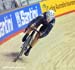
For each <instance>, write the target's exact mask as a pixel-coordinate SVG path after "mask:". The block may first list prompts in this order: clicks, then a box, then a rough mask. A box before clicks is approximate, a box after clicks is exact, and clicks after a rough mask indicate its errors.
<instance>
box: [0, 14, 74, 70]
mask: <svg viewBox="0 0 75 70" xmlns="http://www.w3.org/2000/svg"><path fill="white" fill-rule="evenodd" d="M23 35H24V33H20V34H19V35H18V36H15V37H14V38H12V39H11V40H9V41H8V42H6V43H4V44H2V45H1V46H0V70H75V13H70V14H67V15H63V16H61V17H58V18H56V24H55V26H54V28H53V29H52V31H51V32H50V34H49V35H48V36H47V37H45V38H43V39H40V40H39V42H38V43H37V44H36V45H35V47H34V48H33V49H32V50H31V52H30V55H29V56H28V57H26V56H24V55H23V56H22V58H21V59H19V60H18V61H17V62H16V63H14V62H13V59H14V58H15V56H16V55H17V53H18V52H19V50H20V46H21V44H22V42H21V38H22V37H23Z"/></svg>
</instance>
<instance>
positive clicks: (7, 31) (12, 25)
mask: <svg viewBox="0 0 75 70" xmlns="http://www.w3.org/2000/svg"><path fill="white" fill-rule="evenodd" d="M41 14H42V12H41V8H40V4H39V3H38V4H33V5H31V6H27V7H23V8H20V9H17V10H13V11H10V12H7V13H5V14H2V15H0V44H1V43H2V42H3V41H5V40H6V39H8V38H9V37H10V36H11V35H13V34H14V33H16V32H18V31H20V30H23V29H24V28H26V27H27V26H28V24H29V22H30V21H31V20H32V19H34V18H36V17H37V16H39V15H41Z"/></svg>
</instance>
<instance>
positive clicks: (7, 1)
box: [0, 0, 42, 13]
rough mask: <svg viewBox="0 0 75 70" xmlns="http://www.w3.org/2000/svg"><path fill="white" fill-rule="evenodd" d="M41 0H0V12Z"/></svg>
mask: <svg viewBox="0 0 75 70" xmlns="http://www.w3.org/2000/svg"><path fill="white" fill-rule="evenodd" d="M40 1H42V0H0V13H1V12H3V11H6V10H11V9H14V8H18V7H21V6H27V5H30V4H33V3H37V2H40Z"/></svg>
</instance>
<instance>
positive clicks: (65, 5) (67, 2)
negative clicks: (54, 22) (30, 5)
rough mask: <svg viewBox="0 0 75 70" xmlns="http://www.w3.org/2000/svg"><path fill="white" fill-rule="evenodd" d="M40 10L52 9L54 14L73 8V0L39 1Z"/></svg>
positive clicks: (74, 4)
mask: <svg viewBox="0 0 75 70" xmlns="http://www.w3.org/2000/svg"><path fill="white" fill-rule="evenodd" d="M40 6H41V9H42V12H46V11H47V10H49V9H53V10H55V12H56V15H60V14H63V13H66V12H69V11H72V10H75V0H45V1H43V2H40Z"/></svg>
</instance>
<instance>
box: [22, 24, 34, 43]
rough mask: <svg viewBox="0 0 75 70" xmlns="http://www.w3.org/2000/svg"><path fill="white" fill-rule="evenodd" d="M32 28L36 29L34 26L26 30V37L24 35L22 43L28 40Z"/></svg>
mask: <svg viewBox="0 0 75 70" xmlns="http://www.w3.org/2000/svg"><path fill="white" fill-rule="evenodd" d="M31 28H34V25H31V26H30V27H29V28H28V29H27V30H26V32H25V35H24V37H23V38H22V42H24V41H25V40H26V38H27V36H28V35H29V33H30V32H31V31H32V29H31Z"/></svg>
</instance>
